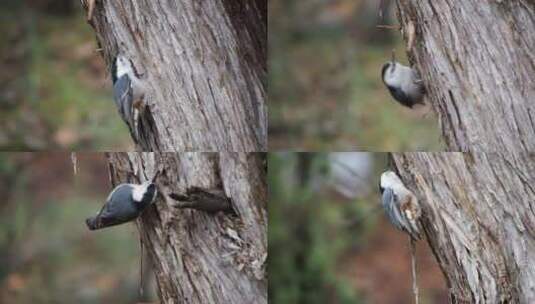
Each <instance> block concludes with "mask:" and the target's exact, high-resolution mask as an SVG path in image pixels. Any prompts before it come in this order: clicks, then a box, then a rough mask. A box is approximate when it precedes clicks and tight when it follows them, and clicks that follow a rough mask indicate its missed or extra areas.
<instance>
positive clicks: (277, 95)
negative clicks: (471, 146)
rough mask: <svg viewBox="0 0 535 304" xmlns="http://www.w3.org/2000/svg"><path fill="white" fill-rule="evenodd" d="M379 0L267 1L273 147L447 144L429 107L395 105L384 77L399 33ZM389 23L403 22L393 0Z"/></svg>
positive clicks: (401, 53)
mask: <svg viewBox="0 0 535 304" xmlns="http://www.w3.org/2000/svg"><path fill="white" fill-rule="evenodd" d="M379 2H380V1H379V0H307V1H298V0H270V1H269V145H270V150H288V147H291V148H292V149H293V150H300V151H306V150H327V151H355V150H364V151H405V150H407V151H414V150H424V151H432V150H443V149H444V144H443V143H442V142H441V139H440V130H439V127H438V120H437V118H436V117H434V113H433V111H432V110H431V108H430V107H429V106H428V107H427V108H421V109H418V110H410V109H407V108H404V107H402V106H400V105H399V104H397V103H396V102H395V101H394V100H393V99H392V97H391V96H390V94H389V93H388V90H387V89H386V87H385V86H384V85H383V82H382V80H381V68H382V66H383V64H384V63H385V62H386V61H388V60H389V59H390V57H391V53H392V49H394V48H395V49H396V50H397V52H396V54H397V57H396V58H398V60H399V61H401V62H402V63H404V64H408V61H407V60H406V58H405V47H404V44H403V43H402V39H401V35H400V33H399V31H396V30H388V29H379V28H377V27H376V26H377V25H378V24H382V21H381V20H380V19H379V16H378V14H379ZM386 3H389V4H390V5H389V6H388V8H389V9H388V10H387V11H385V16H386V20H385V22H384V23H386V24H397V22H396V21H395V15H394V10H393V8H394V7H393V5H392V4H393V1H388V0H386Z"/></svg>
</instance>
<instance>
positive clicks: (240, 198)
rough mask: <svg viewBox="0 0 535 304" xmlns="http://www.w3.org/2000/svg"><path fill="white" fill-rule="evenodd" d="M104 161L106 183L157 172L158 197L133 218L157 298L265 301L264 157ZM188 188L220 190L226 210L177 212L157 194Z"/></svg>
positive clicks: (114, 157) (140, 156)
mask: <svg viewBox="0 0 535 304" xmlns="http://www.w3.org/2000/svg"><path fill="white" fill-rule="evenodd" d="M108 158H109V164H110V173H111V177H112V178H111V179H112V182H113V184H114V185H115V184H118V183H119V181H123V182H124V181H126V180H128V177H130V181H134V180H135V178H134V176H139V177H140V178H141V180H142V181H144V180H146V179H149V178H151V177H152V176H153V174H154V173H155V172H156V170H158V168H159V169H164V171H163V173H162V175H161V176H160V177H159V178H158V181H157V185H158V189H159V192H160V194H159V196H158V200H157V201H156V203H154V204H153V205H152V206H150V207H149V208H147V210H146V211H145V212H144V213H143V215H142V216H141V217H140V218H139V219H138V220H137V224H138V229H139V231H140V234H141V237H142V240H143V242H144V244H145V248H147V249H148V252H149V255H150V256H151V259H152V261H153V265H154V271H155V274H156V280H157V284H158V289H159V295H160V299H161V301H162V303H267V274H266V269H265V266H266V265H265V262H266V258H267V210H266V208H267V185H266V168H265V166H266V159H265V154H263V153H247V154H246V153H220V154H218V153H163V154H158V153H117V154H116V153H111V154H109V156H108ZM133 178H134V180H132V179H133ZM136 182H137V181H136ZM192 187H199V188H203V189H206V190H224V193H225V195H226V196H227V197H228V198H230V201H231V205H232V209H233V211H232V212H228V213H224V212H218V213H208V212H205V211H200V210H195V209H180V208H176V205H175V203H176V202H175V201H173V200H172V199H170V198H169V197H167V196H166V195H164V194H169V193H171V192H173V193H178V194H185V193H186V192H187V190H188V189H191V188H192Z"/></svg>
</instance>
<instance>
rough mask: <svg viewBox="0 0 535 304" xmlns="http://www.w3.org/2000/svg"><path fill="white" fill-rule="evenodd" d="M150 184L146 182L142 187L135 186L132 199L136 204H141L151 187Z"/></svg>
mask: <svg viewBox="0 0 535 304" xmlns="http://www.w3.org/2000/svg"><path fill="white" fill-rule="evenodd" d="M149 185H150V182H144V183H143V184H141V185H133V187H134V189H133V191H132V198H133V199H134V202H136V203H140V202H141V200H142V199H143V195H145V193H146V192H147V188H148V187H149Z"/></svg>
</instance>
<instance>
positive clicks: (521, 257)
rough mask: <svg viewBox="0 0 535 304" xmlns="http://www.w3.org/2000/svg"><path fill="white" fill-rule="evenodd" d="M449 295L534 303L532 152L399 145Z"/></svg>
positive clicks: (400, 162)
mask: <svg viewBox="0 0 535 304" xmlns="http://www.w3.org/2000/svg"><path fill="white" fill-rule="evenodd" d="M393 158H394V162H395V165H396V167H397V169H398V170H399V171H400V174H401V176H402V178H403V180H404V182H405V183H406V185H407V186H408V187H409V188H410V189H412V190H413V191H414V192H415V194H416V195H417V196H418V198H419V201H420V204H421V206H422V210H423V215H422V224H423V227H424V230H425V233H426V235H427V240H428V242H429V244H430V246H431V248H432V249H433V252H434V254H435V256H436V258H437V260H438V262H439V264H440V267H441V268H442V271H443V272H444V275H445V277H446V280H447V284H448V287H449V290H450V302H451V303H526V304H528V303H535V267H534V265H535V206H534V202H535V186H533V185H535V156H534V155H533V154H532V155H529V154H519V155H515V156H514V157H510V158H508V159H505V158H503V157H501V156H500V155H499V154H497V153H494V154H493V153H474V154H472V153H404V154H403V153H402V154H395V155H394V157H393Z"/></svg>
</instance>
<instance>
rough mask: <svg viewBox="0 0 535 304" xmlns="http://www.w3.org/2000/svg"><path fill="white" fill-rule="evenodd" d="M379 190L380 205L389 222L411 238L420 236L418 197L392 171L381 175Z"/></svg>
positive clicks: (416, 238)
mask: <svg viewBox="0 0 535 304" xmlns="http://www.w3.org/2000/svg"><path fill="white" fill-rule="evenodd" d="M379 187H380V190H381V194H382V205H383V208H384V209H385V212H386V215H387V216H388V219H389V220H390V222H391V223H392V224H393V225H394V226H396V227H397V228H398V229H400V230H402V231H405V232H406V233H408V234H409V235H410V236H411V238H412V239H414V240H419V239H420V238H421V234H420V229H419V227H418V220H419V219H420V216H421V214H422V211H421V209H420V205H419V203H418V199H417V198H416V196H415V195H414V193H412V192H411V191H410V190H409V189H407V188H406V187H405V185H404V184H403V182H402V181H401V179H400V178H399V176H398V175H397V174H396V173H395V172H393V171H386V172H384V173H383V174H382V175H381V181H380V185H379Z"/></svg>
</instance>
